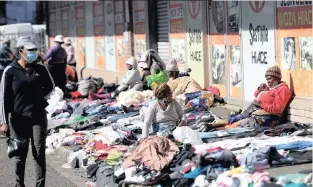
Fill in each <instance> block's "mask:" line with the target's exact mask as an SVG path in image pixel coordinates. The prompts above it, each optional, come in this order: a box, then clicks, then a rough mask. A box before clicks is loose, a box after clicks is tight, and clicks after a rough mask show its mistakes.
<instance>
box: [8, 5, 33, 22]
mask: <svg viewBox="0 0 313 187" xmlns="http://www.w3.org/2000/svg"><path fill="white" fill-rule="evenodd" d="M37 3H38V2H36V1H8V2H7V3H6V19H7V24H13V23H33V22H35V15H36V8H37Z"/></svg>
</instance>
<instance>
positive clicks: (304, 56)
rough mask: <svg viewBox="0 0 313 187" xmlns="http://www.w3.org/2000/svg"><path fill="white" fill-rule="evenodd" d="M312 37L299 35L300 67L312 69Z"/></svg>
mask: <svg viewBox="0 0 313 187" xmlns="http://www.w3.org/2000/svg"><path fill="white" fill-rule="evenodd" d="M312 47H313V37H300V68H301V69H303V70H312V69H313V64H312V56H313V54H312V53H313V51H312Z"/></svg>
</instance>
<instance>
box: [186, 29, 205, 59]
mask: <svg viewBox="0 0 313 187" xmlns="http://www.w3.org/2000/svg"><path fill="white" fill-rule="evenodd" d="M188 37H189V46H190V56H189V58H190V60H191V61H194V62H201V60H202V55H203V54H202V50H200V49H199V46H201V44H202V31H201V30H200V29H191V28H189V30H188ZM194 46H197V47H195V48H193V47H194ZM201 47H202V46H201Z"/></svg>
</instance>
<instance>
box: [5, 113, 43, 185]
mask: <svg viewBox="0 0 313 187" xmlns="http://www.w3.org/2000/svg"><path fill="white" fill-rule="evenodd" d="M9 126H10V136H11V138H14V137H22V138H30V143H31V147H32V154H33V157H34V161H35V172H36V187H44V186H45V179H46V155H45V147H46V136H47V118H46V113H45V112H40V113H38V114H37V115H36V116H34V117H32V118H30V117H23V116H20V115H18V114H12V115H11V117H10V125H9ZM27 154H28V149H27V150H26V151H24V152H21V153H20V155H19V156H16V157H13V158H12V159H13V160H14V164H15V178H16V186H17V187H25V184H24V177H25V163H26V158H27Z"/></svg>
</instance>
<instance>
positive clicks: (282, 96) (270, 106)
mask: <svg viewBox="0 0 313 187" xmlns="http://www.w3.org/2000/svg"><path fill="white" fill-rule="evenodd" d="M290 99H291V92H290V89H289V88H288V85H287V84H286V83H281V84H279V85H277V86H276V87H274V88H270V90H269V91H263V92H260V93H259V94H258V96H257V101H259V102H260V103H261V107H262V109H263V110H264V111H265V112H268V113H271V114H277V115H281V114H282V113H283V112H284V110H285V108H286V106H287V104H288V102H289V100H290Z"/></svg>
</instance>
